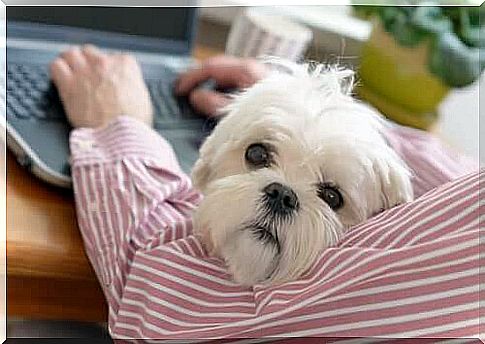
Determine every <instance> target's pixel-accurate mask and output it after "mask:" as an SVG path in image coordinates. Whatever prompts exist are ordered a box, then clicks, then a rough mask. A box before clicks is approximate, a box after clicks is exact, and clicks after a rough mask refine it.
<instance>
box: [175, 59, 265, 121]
mask: <svg viewBox="0 0 485 344" xmlns="http://www.w3.org/2000/svg"><path fill="white" fill-rule="evenodd" d="M266 73H267V69H266V67H265V66H264V65H263V64H262V63H259V62H258V61H256V60H254V59H243V58H237V57H232V56H224V55H222V56H217V57H213V58H210V59H208V60H205V61H204V62H203V63H202V64H201V65H200V66H198V67H196V68H194V69H191V70H189V71H187V72H185V73H183V74H182V75H181V76H180V77H179V79H178V80H177V84H176V86H175V94H177V95H180V96H188V97H189V102H190V104H191V105H192V106H193V107H194V109H195V110H197V111H198V112H200V113H203V114H205V115H207V116H215V115H217V114H218V110H219V109H221V108H222V107H224V106H225V105H227V104H228V103H229V102H230V98H229V97H228V96H227V95H225V94H224V93H221V92H218V91H217V90H207V89H204V88H197V86H199V85H200V84H201V83H203V82H204V81H207V80H214V81H215V82H216V85H217V87H218V88H239V89H243V88H248V87H250V86H252V85H253V84H254V83H256V82H257V81H259V80H261V79H262V78H264V77H265V75H266Z"/></svg>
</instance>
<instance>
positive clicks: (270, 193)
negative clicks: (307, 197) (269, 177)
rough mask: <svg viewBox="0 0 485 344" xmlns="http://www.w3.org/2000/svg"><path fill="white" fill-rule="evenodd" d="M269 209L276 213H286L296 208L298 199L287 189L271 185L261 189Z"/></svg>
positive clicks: (276, 184) (278, 185) (275, 184)
mask: <svg viewBox="0 0 485 344" xmlns="http://www.w3.org/2000/svg"><path fill="white" fill-rule="evenodd" d="M263 192H264V194H265V195H266V201H267V204H268V205H269V207H270V209H271V210H272V211H273V212H276V213H286V212H288V211H292V210H295V209H297V208H298V197H297V196H296V194H295V192H294V191H293V190H291V189H290V188H289V187H287V186H284V185H283V184H280V183H271V184H269V185H267V186H266V187H265V188H264V189H263Z"/></svg>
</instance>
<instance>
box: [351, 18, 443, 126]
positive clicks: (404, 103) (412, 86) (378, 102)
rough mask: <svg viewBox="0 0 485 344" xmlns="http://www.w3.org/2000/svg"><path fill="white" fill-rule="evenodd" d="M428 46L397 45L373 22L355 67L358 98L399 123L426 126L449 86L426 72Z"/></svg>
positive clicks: (434, 117)
mask: <svg viewBox="0 0 485 344" xmlns="http://www.w3.org/2000/svg"><path fill="white" fill-rule="evenodd" d="M428 46H429V41H425V42H423V43H421V44H419V45H418V46H416V47H413V48H408V47H403V46H400V45H398V44H397V43H396V41H395V40H394V38H393V37H392V36H391V35H390V34H388V33H387V32H385V31H384V30H383V28H382V26H381V25H380V23H378V22H377V23H375V24H374V27H373V30H372V33H371V36H370V38H369V40H368V41H367V42H366V44H365V45H364V47H363V49H362V55H361V64H360V69H359V77H360V86H359V87H357V92H358V94H359V95H360V97H361V98H363V99H364V100H367V101H368V102H369V103H371V104H372V105H374V106H375V107H376V108H378V109H379V110H380V111H381V112H382V113H383V114H384V115H385V116H386V117H388V118H389V119H391V120H393V121H395V122H398V123H400V124H404V125H408V126H412V127H416V128H420V129H429V128H430V127H431V126H432V125H433V124H434V123H435V122H436V120H437V108H438V105H439V104H440V102H441V101H442V100H443V98H444V97H445V96H446V95H447V93H448V91H449V87H448V86H446V85H444V84H443V83H442V82H441V81H440V80H439V79H438V78H437V77H435V76H434V75H432V74H431V73H430V72H429V71H428V67H427V60H428Z"/></svg>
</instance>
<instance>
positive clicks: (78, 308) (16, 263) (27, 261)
mask: <svg viewBox="0 0 485 344" xmlns="http://www.w3.org/2000/svg"><path fill="white" fill-rule="evenodd" d="M215 54H216V52H215V51H213V50H210V49H205V48H202V47H198V48H196V50H195V52H194V56H195V57H196V58H199V59H204V58H207V57H209V56H213V55H215ZM7 314H8V316H14V317H22V318H37V319H66V320H79V321H96V322H103V321H106V319H107V306H106V303H105V301H104V297H103V294H102V292H101V289H100V287H99V285H98V282H97V280H96V277H95V275H94V272H93V271H92V269H91V266H90V264H89V262H88V259H87V257H86V255H85V253H84V249H83V243H82V239H81V236H80V233H79V230H78V228H77V224H76V217H75V209H74V200H73V196H72V192H71V190H63V189H57V188H53V187H52V186H49V185H47V184H45V183H43V182H41V181H39V180H38V179H37V178H34V177H33V176H32V175H31V174H29V173H27V172H26V171H25V170H24V169H22V168H21V167H20V165H19V164H18V163H17V161H16V160H15V158H14V157H13V155H12V154H11V153H10V152H8V154H7Z"/></svg>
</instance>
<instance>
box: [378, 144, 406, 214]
mask: <svg viewBox="0 0 485 344" xmlns="http://www.w3.org/2000/svg"><path fill="white" fill-rule="evenodd" d="M374 171H375V172H376V173H377V177H378V179H379V182H380V188H381V198H382V205H383V207H384V209H389V208H392V207H394V206H396V205H399V204H401V203H406V202H409V201H411V200H412V199H413V187H412V184H411V176H412V173H411V171H410V170H409V168H408V167H407V165H406V164H405V163H404V161H402V160H401V158H399V156H397V154H396V153H395V152H394V151H392V152H389V153H388V154H386V155H385V158H382V157H381V158H380V159H377V161H375V165H374Z"/></svg>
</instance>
